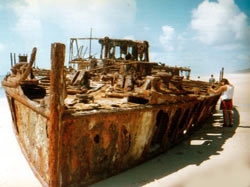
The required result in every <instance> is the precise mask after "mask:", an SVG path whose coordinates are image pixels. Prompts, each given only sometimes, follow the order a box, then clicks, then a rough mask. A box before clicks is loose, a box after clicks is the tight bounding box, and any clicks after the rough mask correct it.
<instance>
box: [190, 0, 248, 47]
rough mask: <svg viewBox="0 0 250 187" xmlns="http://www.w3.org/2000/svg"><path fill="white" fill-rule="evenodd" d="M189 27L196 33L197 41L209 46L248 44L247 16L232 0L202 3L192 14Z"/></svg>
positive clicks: (206, 0)
mask: <svg viewBox="0 0 250 187" xmlns="http://www.w3.org/2000/svg"><path fill="white" fill-rule="evenodd" d="M191 27H192V28H193V29H194V30H196V31H198V39H199V40H200V41H201V42H203V43H205V44H211V45H221V46H223V45H230V46H231V47H229V48H234V47H232V46H233V45H235V46H237V45H238V46H239V43H240V44H247V43H248V44H249V39H250V26H249V25H248V22H247V16H246V15H245V14H244V13H243V12H241V11H240V9H239V8H238V7H237V5H236V4H235V3H234V0H218V2H209V1H208V0H205V1H203V2H202V3H201V4H200V5H199V6H198V8H197V9H195V10H193V12H192V21H191Z"/></svg>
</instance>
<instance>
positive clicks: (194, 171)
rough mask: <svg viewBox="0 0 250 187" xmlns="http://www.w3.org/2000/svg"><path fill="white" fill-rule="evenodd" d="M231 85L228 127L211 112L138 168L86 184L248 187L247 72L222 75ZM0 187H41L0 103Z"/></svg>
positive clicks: (107, 186) (2, 101) (249, 90)
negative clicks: (187, 135) (231, 122)
mask: <svg viewBox="0 0 250 187" xmlns="http://www.w3.org/2000/svg"><path fill="white" fill-rule="evenodd" d="M225 77H227V78H228V79H229V80H230V82H232V84H234V85H235V96H234V106H235V107H234V127H233V128H222V127H221V125H222V113H221V111H219V110H217V111H216V112H215V113H214V114H213V116H212V117H211V118H210V119H209V120H208V121H207V122H206V123H205V125H204V126H203V127H202V128H201V129H199V130H198V131H197V132H195V133H194V134H193V135H192V136H191V137H190V138H189V139H188V140H185V141H184V142H182V143H181V144H179V145H177V146H176V147H174V148H172V149H171V150H169V151H168V152H167V153H164V154H162V155H160V156H158V157H156V158H154V159H152V160H150V161H148V162H146V163H144V164H142V165H139V166H137V167H135V168H132V169H130V170H127V171H125V172H123V173H121V174H119V175H116V176H114V177H111V178H108V179H106V180H104V181H101V182H99V183H96V184H94V185H92V186H93V187H103V186H105V187H110V186H119V187H122V186H124V187H127V186H146V187H156V186H157V187H159V186H160V187H161V186H162V187H165V186H167V187H168V186H170V187H200V186H203V187H210V186H213V187H217V186H218V187H224V186H227V187H235V186H237V187H238V186H239V187H249V186H250V86H249V85H250V73H248V74H230V75H225ZM0 113H1V122H0V147H1V154H0V166H1V167H0V168H1V169H0V186H1V187H19V186H20V187H21V186H25V187H38V186H41V184H40V183H39V181H38V180H37V179H36V177H35V176H34V174H33V173H32V171H31V169H30V168H29V166H28V164H27V162H26V160H25V158H24V156H23V155H22V153H21V150H20V148H19V146H18V144H17V141H16V138H15V136H14V132H13V129H12V124H11V116H10V113H9V109H8V105H7V101H6V100H5V99H0Z"/></svg>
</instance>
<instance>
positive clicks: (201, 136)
mask: <svg viewBox="0 0 250 187" xmlns="http://www.w3.org/2000/svg"><path fill="white" fill-rule="evenodd" d="M239 122H240V115H239V112H238V110H237V109H236V108H235V107H234V108H233V127H231V128H230V127H224V128H223V127H222V124H223V116H222V112H221V111H215V113H213V115H212V116H211V117H210V118H209V119H208V120H207V121H206V122H204V124H203V125H202V126H200V127H199V128H198V129H197V130H196V131H195V132H194V133H193V134H192V135H191V137H189V138H188V139H186V140H184V141H183V142H181V143H180V144H179V145H177V146H175V147H173V148H172V149H170V150H169V151H168V152H166V153H164V154H162V155H160V156H158V157H156V158H154V159H152V160H149V161H148V162H146V163H143V164H141V165H139V166H137V167H135V168H132V169H129V170H127V171H125V172H123V173H121V174H119V175H116V176H114V177H111V178H109V179H106V180H104V181H101V182H99V183H96V184H94V185H92V186H93V187H103V186H105V187H106V186H107V187H108V186H109V187H110V186H119V187H128V186H133V187H134V186H136V187H137V186H142V185H145V184H147V183H150V182H152V181H154V180H158V179H160V178H162V177H166V176H168V175H170V174H172V173H174V172H176V171H178V170H180V169H182V168H185V167H187V166H189V165H197V166H199V165H200V164H201V163H202V162H204V161H206V160H209V158H210V157H211V156H213V155H220V153H221V151H223V147H222V146H223V145H224V144H225V142H226V140H227V139H229V138H231V137H232V136H233V135H234V133H235V130H236V128H237V127H238V126H239Z"/></svg>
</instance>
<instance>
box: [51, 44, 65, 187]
mask: <svg viewBox="0 0 250 187" xmlns="http://www.w3.org/2000/svg"><path fill="white" fill-rule="evenodd" d="M64 59H65V45H64V44H61V43H53V44H52V45H51V72H53V73H51V74H50V120H49V128H48V134H49V176H50V179H49V186H53V187H58V186H61V178H60V173H61V172H60V158H61V156H60V154H61V144H60V142H61V140H60V138H61V130H62V114H63V110H64V96H65V83H64V72H63V68H64Z"/></svg>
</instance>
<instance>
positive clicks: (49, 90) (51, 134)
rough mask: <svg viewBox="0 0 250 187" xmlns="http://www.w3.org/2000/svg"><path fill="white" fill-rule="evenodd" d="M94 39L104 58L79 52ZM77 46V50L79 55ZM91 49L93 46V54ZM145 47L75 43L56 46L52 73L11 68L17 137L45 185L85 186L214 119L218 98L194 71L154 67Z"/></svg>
mask: <svg viewBox="0 0 250 187" xmlns="http://www.w3.org/2000/svg"><path fill="white" fill-rule="evenodd" d="M79 40H88V41H90V44H91V41H92V40H96V41H98V42H99V44H100V45H101V50H100V53H99V55H100V58H96V57H95V56H96V55H97V54H95V55H92V54H91V50H89V51H90V52H89V57H88V58H84V56H85V54H86V50H85V51H84V47H82V46H79V45H78V43H79ZM74 45H75V46H76V51H74ZM89 48H90V49H91V45H90V47H89ZM148 49H149V44H148V42H147V41H132V40H125V39H110V38H108V37H105V38H72V39H71V41H70V54H69V58H70V61H69V64H70V65H71V66H72V65H73V66H74V67H75V68H72V67H69V68H66V67H65V66H64V58H65V46H64V44H60V43H54V44H52V46H51V70H44V69H38V68H34V67H33V63H34V61H35V56H36V48H34V49H33V52H32V55H31V58H30V62H29V63H27V62H20V63H17V64H15V65H13V67H12V69H11V71H12V72H11V74H9V75H7V76H6V77H5V78H4V80H3V81H2V86H3V88H4V89H5V91H6V96H7V98H8V102H9V106H10V110H11V114H12V119H13V124H14V129H15V134H16V137H17V139H18V142H19V144H20V147H21V148H22V151H23V153H24V155H25V157H26V159H27V160H28V162H29V164H30V166H31V168H32V169H33V171H34V173H35V174H36V176H37V177H38V179H39V180H40V182H41V183H42V184H43V185H44V186H83V185H88V184H91V183H94V182H96V181H99V180H102V179H104V178H107V177H108V176H112V175H115V174H117V173H119V172H121V171H123V170H125V169H127V168H130V167H133V166H135V165H137V164H139V163H141V162H143V161H145V160H147V159H149V158H151V157H153V156H155V155H158V154H159V153H161V152H164V151H166V150H167V149H168V148H169V147H170V146H172V145H175V144H177V143H178V142H180V141H181V140H183V138H186V137H187V136H189V135H190V133H191V132H192V130H193V129H194V128H195V127H196V126H198V125H199V124H201V122H202V121H203V120H204V119H206V118H207V117H209V116H210V115H211V112H212V111H213V110H214V108H215V105H216V103H217V101H218V99H219V95H215V96H210V95H208V94H207V88H208V83H207V82H202V81H194V80H190V71H191V70H190V69H189V68H184V67H169V66H166V65H164V64H159V63H154V62H150V61H149V50H148Z"/></svg>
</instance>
